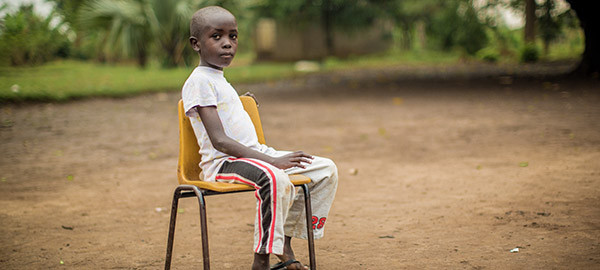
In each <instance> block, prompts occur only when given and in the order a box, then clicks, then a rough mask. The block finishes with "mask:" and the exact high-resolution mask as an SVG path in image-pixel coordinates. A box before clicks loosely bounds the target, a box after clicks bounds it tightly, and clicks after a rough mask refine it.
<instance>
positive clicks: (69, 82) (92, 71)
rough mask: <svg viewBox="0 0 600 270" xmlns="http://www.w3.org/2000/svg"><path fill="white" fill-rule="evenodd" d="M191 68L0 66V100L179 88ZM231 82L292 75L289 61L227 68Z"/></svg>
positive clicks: (57, 98) (66, 64)
mask: <svg viewBox="0 0 600 270" xmlns="http://www.w3.org/2000/svg"><path fill="white" fill-rule="evenodd" d="M191 70H192V68H191V67H190V68H176V69H160V68H158V67H148V68H146V69H140V68H138V67H137V66H135V65H104V64H98V63H92V62H79V61H71V60H68V61H57V62H52V63H49V64H46V65H43V66H39V67H19V68H14V67H0V102H6V101H34V100H37V101H64V100H69V99H76V98H83V97H91V96H100V97H102V96H104V97H122V96H131V95H135V94H140V93H147V92H161V91H179V90H180V89H181V86H182V85H183V82H184V81H185V79H186V78H187V77H188V75H189V74H190V72H191ZM225 72H226V76H227V77H228V79H229V81H230V82H232V83H240V82H256V81H265V80H273V79H279V78H285V77H290V76H294V75H295V74H297V73H298V72H295V71H294V69H293V65H292V64H257V65H252V66H250V67H242V66H237V67H231V68H228V69H226V71H225Z"/></svg>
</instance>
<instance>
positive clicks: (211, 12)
mask: <svg viewBox="0 0 600 270" xmlns="http://www.w3.org/2000/svg"><path fill="white" fill-rule="evenodd" d="M223 18H227V19H232V20H233V21H235V16H233V14H231V12H229V11H228V10H226V9H224V8H222V7H218V6H209V7H205V8H201V9H199V10H198V11H196V13H194V16H192V20H191V22H190V35H191V36H192V37H196V38H200V36H201V34H202V32H203V31H204V30H205V27H206V26H208V25H209V24H210V21H212V20H215V19H223Z"/></svg>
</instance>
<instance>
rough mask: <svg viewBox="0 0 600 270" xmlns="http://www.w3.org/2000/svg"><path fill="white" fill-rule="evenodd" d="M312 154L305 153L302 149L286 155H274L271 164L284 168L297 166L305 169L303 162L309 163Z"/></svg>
mask: <svg viewBox="0 0 600 270" xmlns="http://www.w3.org/2000/svg"><path fill="white" fill-rule="evenodd" d="M312 160H313V156H311V155H309V154H306V153H304V152H302V151H296V152H293V153H289V154H287V155H284V156H281V157H276V158H274V159H273V162H272V163H271V164H273V166H275V167H277V168H279V169H282V170H285V169H289V168H292V167H298V168H302V169H305V168H306V166H305V165H304V164H303V163H307V164H311V163H312Z"/></svg>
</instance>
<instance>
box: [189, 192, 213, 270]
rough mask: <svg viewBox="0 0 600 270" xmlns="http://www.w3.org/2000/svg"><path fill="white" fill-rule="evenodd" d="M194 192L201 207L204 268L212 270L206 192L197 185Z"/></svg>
mask: <svg viewBox="0 0 600 270" xmlns="http://www.w3.org/2000/svg"><path fill="white" fill-rule="evenodd" d="M193 188H194V193H196V197H197V198H198V208H200V230H201V234H202V262H203V264H204V270H210V256H209V253H208V225H207V224H206V202H205V201H204V194H203V193H202V191H200V189H199V188H198V187H196V186H194V187H193Z"/></svg>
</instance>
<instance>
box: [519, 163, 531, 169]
mask: <svg viewBox="0 0 600 270" xmlns="http://www.w3.org/2000/svg"><path fill="white" fill-rule="evenodd" d="M527 166H529V162H527V161H523V162H519V167H523V168H525V167H527Z"/></svg>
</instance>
